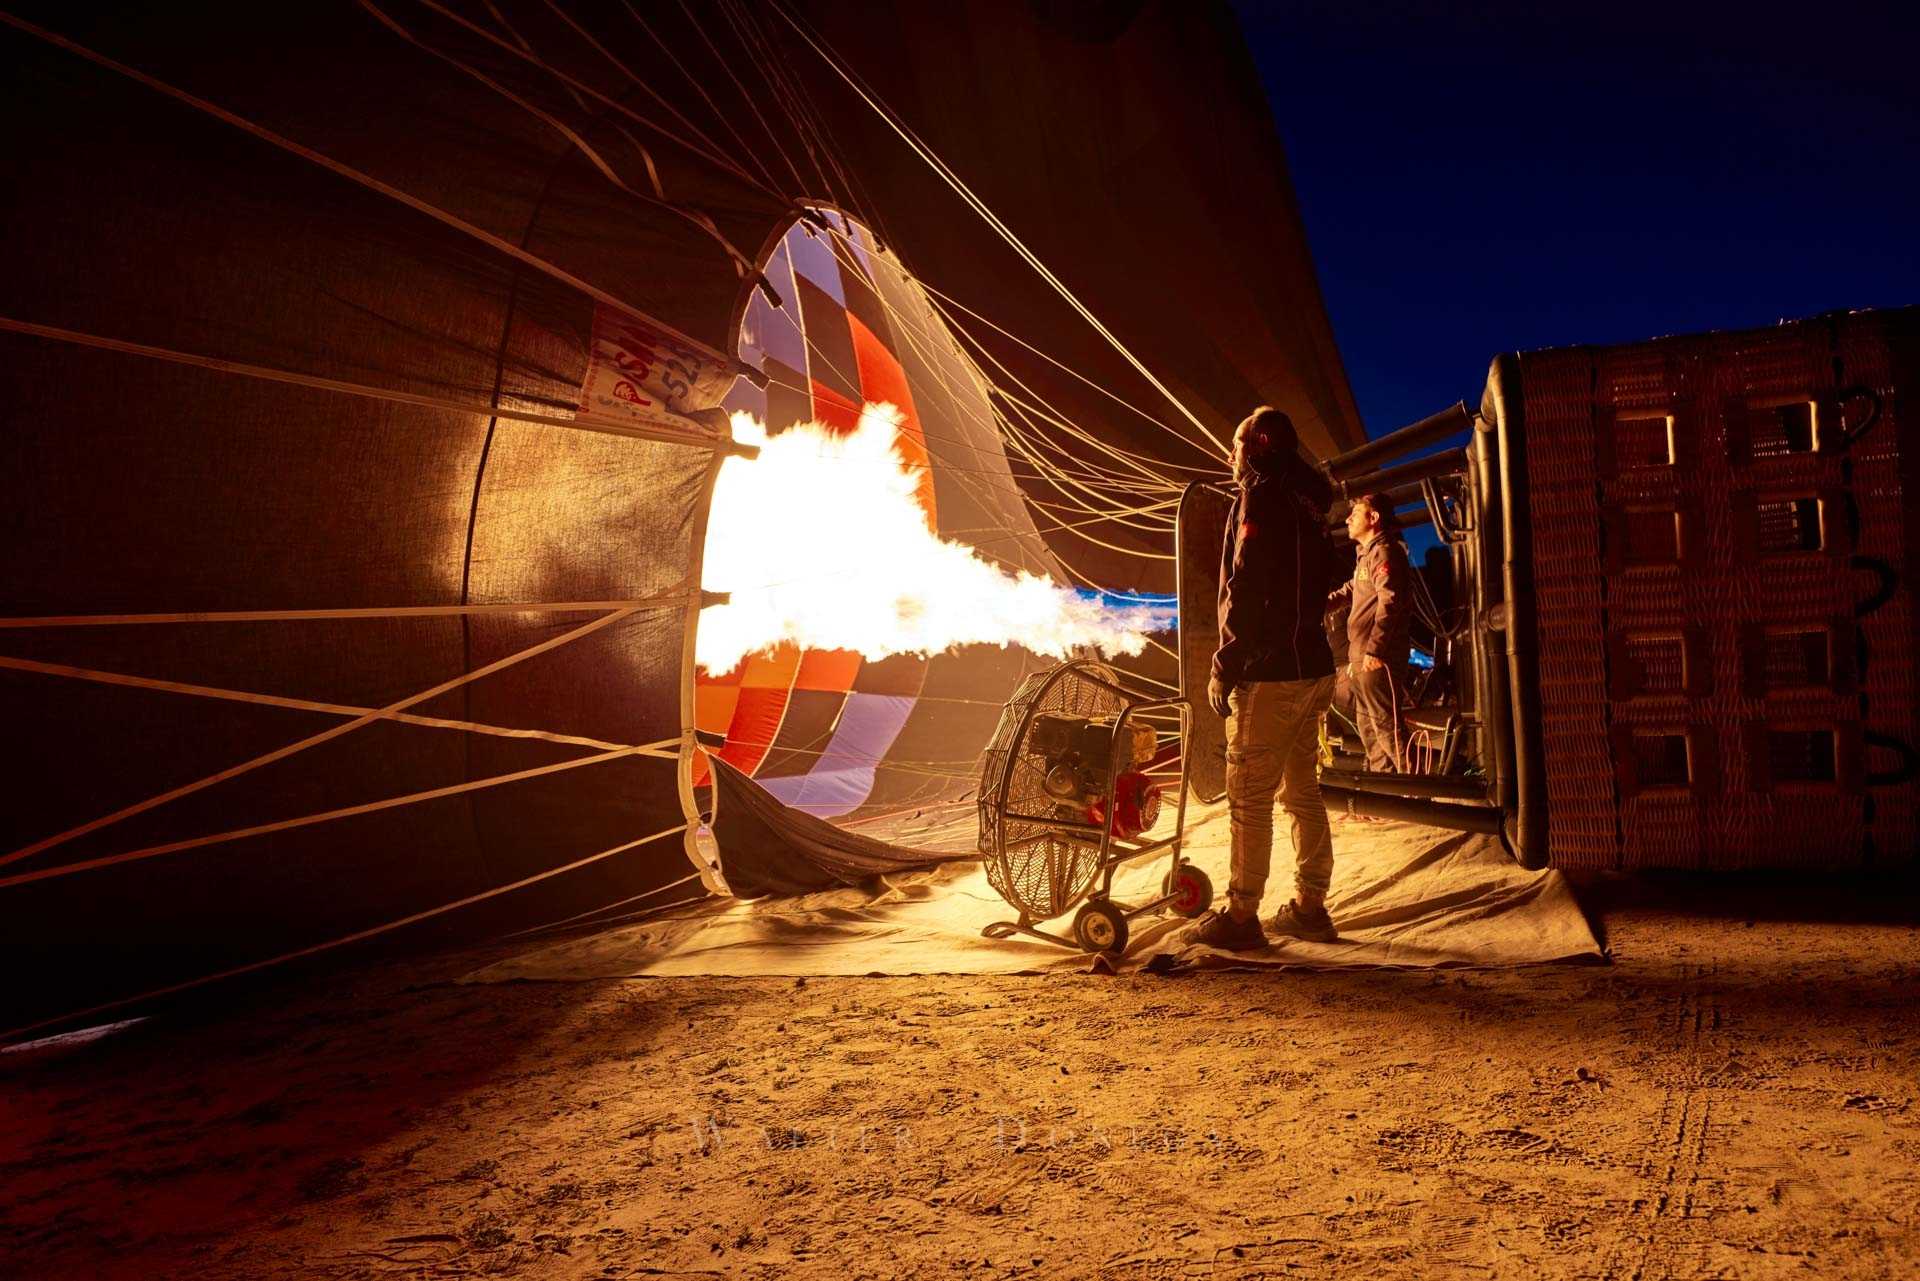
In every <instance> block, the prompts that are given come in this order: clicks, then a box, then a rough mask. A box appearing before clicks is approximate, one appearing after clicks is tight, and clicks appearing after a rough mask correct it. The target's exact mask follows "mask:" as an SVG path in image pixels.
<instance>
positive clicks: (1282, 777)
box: [1227, 676, 1333, 909]
mask: <svg viewBox="0 0 1920 1281" xmlns="http://www.w3.org/2000/svg"><path fill="white" fill-rule="evenodd" d="M1332 697H1333V677H1331V676H1323V677H1321V678H1319V679H1318V680H1306V681H1250V682H1248V683H1246V684H1244V685H1238V686H1235V687H1234V690H1233V693H1232V694H1231V695H1230V696H1229V697H1228V700H1227V701H1228V706H1230V707H1231V708H1232V709H1233V714H1232V715H1231V716H1229V717H1227V806H1228V809H1229V811H1230V813H1231V816H1232V822H1233V836H1232V841H1233V846H1232V848H1233V862H1232V880H1231V881H1230V883H1229V884H1228V887H1227V897H1228V900H1229V901H1230V902H1231V904H1232V905H1233V906H1234V907H1235V908H1241V909H1256V908H1258V907H1259V906H1260V898H1261V896H1262V895H1263V894H1265V893H1266V888H1267V871H1268V868H1269V866H1270V865H1271V863H1272V861H1273V805H1274V797H1275V795H1276V794H1277V795H1278V796H1279V800H1280V805H1281V807H1282V808H1283V809H1285V810H1286V811H1287V814H1288V816H1289V817H1291V818H1292V819H1293V862H1294V872H1293V879H1294V888H1295V891H1296V893H1298V894H1299V896H1300V897H1302V898H1304V899H1308V900H1310V901H1312V902H1316V903H1317V902H1320V901H1321V900H1323V899H1325V898H1326V896H1327V884H1328V882H1329V881H1331V880H1332V879H1333V837H1332V835H1331V833H1330V832H1329V831H1328V829H1327V807H1326V805H1325V804H1324V803H1323V802H1322V801H1321V799H1320V779H1319V776H1318V774H1317V773H1316V772H1315V771H1316V766H1317V762H1316V760H1315V756H1316V755H1317V753H1318V747H1319V739H1320V715H1321V713H1322V712H1324V711H1326V710H1327V702H1328V700H1329V699H1331V698H1332Z"/></svg>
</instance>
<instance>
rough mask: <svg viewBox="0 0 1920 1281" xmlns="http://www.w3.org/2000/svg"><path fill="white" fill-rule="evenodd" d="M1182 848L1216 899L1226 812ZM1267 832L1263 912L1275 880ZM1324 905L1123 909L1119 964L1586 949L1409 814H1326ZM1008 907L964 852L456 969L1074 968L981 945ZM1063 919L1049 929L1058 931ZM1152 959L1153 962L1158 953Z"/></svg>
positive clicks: (1418, 957) (509, 973)
mask: <svg viewBox="0 0 1920 1281" xmlns="http://www.w3.org/2000/svg"><path fill="white" fill-rule="evenodd" d="M970 813H971V807H968V809H967V811H966V813H962V812H960V811H959V810H957V809H956V810H953V811H951V812H948V813H945V814H936V813H932V812H928V813H924V814H923V815H921V816H920V817H919V818H918V820H917V823H909V824H901V825H896V826H895V827H894V828H893V830H892V831H890V832H889V833H888V835H889V836H891V837H893V838H895V839H902V838H905V839H911V838H913V837H914V835H915V834H916V833H918V834H919V835H920V836H921V837H922V838H923V843H924V844H926V845H928V846H935V845H941V844H950V843H951V841H952V839H953V838H954V836H956V835H957V834H959V832H960V829H962V828H964V826H965V824H966V822H967V818H968V817H969V816H970ZM1188 833H1189V841H1188V852H1189V856H1190V857H1191V858H1192V859H1193V861H1194V862H1195V863H1197V864H1198V865H1199V866H1201V867H1202V868H1203V869H1205V870H1206V872H1207V874H1208V875H1209V876H1211V877H1212V878H1213V881H1214V884H1215V886H1216V887H1219V888H1220V890H1221V892H1222V896H1223V897H1224V887H1225V885H1226V879H1227V875H1226V874H1227V818H1226V812H1225V807H1224V806H1220V805H1215V806H1204V807H1195V808H1193V809H1191V810H1190V811H1189V822H1188ZM1278 835H1279V848H1278V849H1277V850H1276V854H1277V855H1278V857H1277V858H1276V863H1277V864H1278V865H1279V867H1280V868H1281V869H1282V870H1281V872H1280V874H1279V875H1278V876H1277V877H1276V878H1275V880H1274V881H1273V882H1272V883H1271V884H1270V888H1269V895H1268V901H1267V905H1266V907H1265V908H1264V909H1263V911H1264V912H1265V913H1267V914H1270V913H1271V912H1272V910H1273V909H1274V907H1276V906H1277V905H1278V904H1279V903H1280V902H1283V901H1284V900H1285V899H1286V897H1287V895H1288V890H1289V880H1288V876H1287V873H1286V871H1285V870H1284V869H1285V867H1286V861H1287V859H1288V857H1289V855H1288V853H1287V840H1286V835H1285V832H1284V828H1283V831H1282V832H1281V833H1279V834H1278ZM1334 848H1335V863H1334V879H1333V888H1332V892H1331V894H1330V895H1329V898H1328V907H1329V909H1330V910H1331V912H1332V913H1333V917H1334V920H1335V922H1336V923H1337V924H1338V926H1339V929H1340V936H1341V937H1340V941H1339V942H1336V943H1307V942H1301V941H1298V940H1294V941H1289V942H1287V943H1285V944H1284V945H1282V944H1276V945H1274V946H1273V947H1271V948H1269V949H1268V950H1267V951H1265V952H1260V953H1243V954H1234V953H1221V952H1212V951H1209V950H1207V949H1204V948H1196V947H1184V946H1182V944H1181V941H1180V938H1179V934H1180V931H1181V929H1182V928H1183V927H1184V926H1185V925H1186V922H1185V921H1182V920H1178V919H1176V918H1172V917H1165V916H1152V917H1140V918H1136V919H1135V921H1134V922H1133V927H1134V928H1133V938H1132V941H1131V944H1130V946H1129V948H1128V951H1127V955H1126V959H1125V961H1124V962H1122V964H1123V967H1126V968H1133V967H1138V966H1141V965H1144V964H1147V963H1148V962H1149V961H1150V959H1151V958H1153V957H1155V956H1167V957H1170V958H1172V962H1173V964H1175V965H1176V966H1178V967H1181V968H1222V967H1252V966H1273V967H1303V968H1355V967H1360V968H1424V967H1439V966H1483V967H1484V966H1515V965H1533V964H1543V963H1548V962H1556V961H1596V960H1600V959H1602V955H1603V954H1602V952H1601V948H1600V945H1599V943H1598V941H1597V940H1596V939H1595V938H1594V935H1593V931H1592V930H1591V928H1589V926H1588V924H1587V920H1586V917H1585V916H1584V914H1583V913H1582V912H1581V910H1580V906H1579V904H1578V903H1577V902H1576V901H1575V899H1574V896H1573V892H1572V890H1571V888H1570V886H1569V885H1568V883H1567V880H1566V878H1565V876H1564V875H1563V874H1561V873H1560V872H1557V871H1551V870H1549V871H1542V872H1530V871H1527V870H1526V869H1524V868H1521V867H1520V866H1518V865H1517V864H1515V863H1514V862H1513V860H1512V859H1511V858H1510V857H1508V855H1507V854H1506V853H1505V852H1504V851H1503V850H1502V849H1501V848H1500V845H1499V843H1498V842H1497V841H1496V840H1494V839H1493V838H1491V837H1487V836H1478V835H1468V834H1462V833H1453V832H1441V831H1436V830H1435V829H1433V828H1430V827H1422V826H1417V825H1414V824H1410V823H1369V824H1362V823H1357V822H1351V821H1348V822H1336V824H1335V828H1334ZM1166 867H1167V860H1166V857H1165V855H1164V854H1163V855H1160V856H1157V857H1154V858H1151V859H1148V860H1145V861H1143V862H1141V863H1139V864H1137V865H1133V866H1128V867H1125V868H1122V869H1121V871H1120V873H1119V874H1118V876H1117V877H1116V879H1115V885H1114V894H1115V897H1116V898H1118V899H1120V900H1121V901H1123V902H1126V901H1132V902H1140V901H1144V900H1146V899H1148V898H1150V897H1152V896H1153V895H1154V894H1155V893H1156V892H1157V890H1158V887H1159V884H1160V880H1161V877H1162V876H1164V874H1165V872H1166ZM1012 916H1013V912H1012V911H1011V910H1010V909H1009V908H1008V907H1007V905H1006V903H1005V902H1004V901H1002V900H1001V898H1000V897H999V895H997V894H995V893H994V891H993V890H992V889H991V888H989V887H988V885H987V878H986V873H985V872H984V870H983V869H982V867H981V865H980V864H979V863H977V862H963V863H949V864H947V865H945V866H942V867H938V868H934V869H931V870H928V871H921V872H910V873H903V874H898V875H892V876H886V877H883V878H880V879H879V880H878V881H876V882H874V883H873V884H872V885H871V886H868V887H862V888H850V889H833V890H827V891H823V892H820V893H815V894H805V895H798V896H795V897H790V898H768V899H760V900H756V901H752V902H742V901H739V900H731V899H713V900H708V901H706V902H702V903H699V904H695V905H693V906H691V907H687V908H681V909H678V910H675V911H673V912H670V913H667V914H663V915H658V916H653V917H649V918H647V919H645V920H641V921H638V922H635V923H632V924H629V925H624V926H618V927H614V928H609V929H605V930H602V931H599V932H596V933H593V934H589V935H585V936H575V937H570V938H566V939H564V940H559V941H555V942H552V943H548V944H546V945H544V946H538V945H532V941H531V940H530V941H529V942H530V945H529V947H528V948H527V950H526V951H524V952H522V953H520V954H518V955H516V956H513V957H511V958H509V959H507V960H504V961H500V962H496V963H495V964H492V965H489V966H487V967H486V968H484V969H482V970H479V971H477V972H476V973H474V974H471V975H469V976H467V979H466V981H468V982H507V981H513V980H566V979H606V978H627V977H641V976H652V977H666V976H691V975H724V976H739V977H745V976H781V975H785V976H824V975H863V974H875V975H881V974H1015V973H1028V972H1036V971H1044V970H1059V969H1085V968H1086V967H1087V965H1088V964H1089V959H1090V958H1089V957H1088V956H1087V954H1085V953H1083V952H1080V951H1078V950H1069V949H1067V948H1064V947H1056V946H1054V945H1051V944H1048V943H1043V942H1039V941H1036V940H1031V939H1026V938H1019V937H1016V938H1012V939H1007V940H1004V941H996V940H992V939H987V938H983V937H982V936H981V933H980V931H981V929H982V927H984V926H986V925H989V924H991V923H993V922H995V921H1004V920H1009V919H1011V918H1012ZM1067 925H1068V922H1067V921H1065V920H1062V921H1060V922H1056V923H1054V925H1053V926H1052V927H1051V928H1055V929H1058V930H1060V931H1061V932H1063V933H1064V932H1066V928H1067ZM1166 963H1167V962H1160V964H1166Z"/></svg>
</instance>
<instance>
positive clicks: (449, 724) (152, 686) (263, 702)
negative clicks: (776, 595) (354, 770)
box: [0, 657, 678, 751]
mask: <svg viewBox="0 0 1920 1281" xmlns="http://www.w3.org/2000/svg"><path fill="white" fill-rule="evenodd" d="M0 668H7V669H10V670H13V671H18V672H34V673H36V674H38V675H41V676H64V677H67V678H68V679H70V680H82V681H93V682H94V683H96V684H100V685H122V686H126V687H127V688H130V689H147V690H153V691H155V692H158V693H163V694H190V695H192V696H194V697H196V698H216V699H222V700H225V701H227V702H232V703H254V704H258V705H259V706H262V707H284V708H286V709H287V710H289V711H295V712H319V713H321V714H323V715H326V716H364V715H366V714H367V713H368V712H370V711H372V710H373V709H372V708H370V707H354V706H350V705H348V704H343V703H317V702H314V701H313V700H312V699H306V698H284V697H282V696H280V695H277V694H255V693H251V692H249V691H247V690H238V689H221V688H219V687H218V686H213V685H190V684H187V683H186V682H184V681H162V680H152V679H149V678H148V677H145V676H127V675H124V674H123V673H120V672H102V671H95V670H94V669H92V668H87V667H69V666H67V665H66V664H64V663H42V662H38V661H36V660H34V659H31V658H4V657H0ZM385 719H387V720H390V721H397V722H398V723H400V724H402V725H419V726H422V727H425V728H428V729H457V730H461V731H463V732H465V733H469V734H491V735H493V736H494V737H496V738H528V739H539V740H541V741H542V742H547V743H564V744H566V745H568V746H570V747H593V748H599V749H602V750H607V751H611V750H616V749H619V748H624V747H627V746H629V744H626V743H608V742H605V741H603V740H601V739H597V738H580V737H578V736H576V735H573V734H555V733H552V732H550V731H547V730H541V729H508V728H507V727H505V726H503V725H482V724H480V723H478V722H475V721H456V720H448V719H446V718H444V717H440V716H415V715H412V714H410V713H407V712H399V713H396V714H395V715H393V716H389V717H386V718H385ZM675 741H678V740H675Z"/></svg>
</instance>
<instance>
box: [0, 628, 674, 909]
mask: <svg viewBox="0 0 1920 1281" xmlns="http://www.w3.org/2000/svg"><path fill="white" fill-rule="evenodd" d="M635 612H636V611H635V610H632V609H620V610H615V611H614V612H612V613H610V614H605V615H603V616H601V617H599V618H596V619H594V620H593V621H592V622H590V623H586V624H583V625H582V626H579V627H576V628H574V629H572V630H571V631H567V632H563V633H561V634H560V635H558V636H554V637H550V638H549V639H547V640H544V641H541V642H540V643H539V644H537V645H533V646H531V647H529V648H527V649H523V650H519V651H517V652H515V653H513V654H509V655H507V656H506V657H505V658H501V659H496V660H495V661H493V662H491V663H488V664H487V665H486V666H485V667H481V668H478V669H476V670H474V671H471V672H468V673H466V674H465V675H462V676H457V677H455V678H454V679H452V680H448V681H442V682H441V683H440V684H438V685H435V686H433V687H432V688H430V689H426V690H422V691H421V692H420V693H418V694H410V695H408V696H407V697H406V698H403V699H401V700H399V701H398V702H395V703H389V704H388V705H387V706H385V707H381V708H376V709H374V710H373V711H371V712H368V713H366V714H365V715H362V716H357V717H355V718H354V719H352V720H350V721H347V722H346V723H345V724H342V725H335V726H332V727H330V728H328V729H324V730H322V731H320V732H319V733H318V734H313V735H310V736H308V737H307V738H303V739H301V740H299V741H298V742H294V743H289V744H287V745H286V746H285V747H280V748H276V749H274V750H273V751H271V752H267V753H265V754H263V755H260V756H256V757H254V758H253V759H252V760H247V761H242V762H240V763H239V764H238V765H230V766H228V767H227V768H226V769H223V770H220V771H219V772H217V773H214V774H209V775H207V776H206V777H205V778H202V779H198V780H196V781H194V782H192V783H183V784H181V785H180V786H179V787H175V788H172V789H170V790H168V791H165V792H161V793H159V794H158V795H156V796H150V797H148V798H147V799H145V800H143V801H136V802H134V803H133V804H132V805H127V806H123V807H122V808H120V809H117V810H115V811H114V812H113V813H111V814H106V815H103V816H101V817H100V818H96V819H92V820H90V821H88V822H85V823H82V824H80V825H79V826H78V827H70V828H68V829H67V830H66V831H64V832H59V833H56V834H55V835H53V836H47V837H42V838H41V839H40V840H37V841H35V842H33V843H32V844H30V845H23V846H21V847H20V848H19V849H17V850H15V851H13V852H12V853H11V854H5V855H0V867H5V866H6V865H7V864H9V863H17V862H19V861H20V860H21V859H23V858H31V857H32V856H33V855H35V854H39V853H42V852H43V851H46V850H50V849H53V848H54V847H55V846H58V845H63V844H65V843H66V842H68V841H71V840H74V839H75V838H77V837H81V836H86V835H88V834H90V833H92V832H97V831H100V830H101V829H103V828H107V827H111V826H112V825H113V824H115V823H118V822H120V821H122V820H123V819H128V818H132V817H133V816H134V815H136V814H144V813H146V812H147V811H148V810H150V809H155V808H158V807H159V806H161V805H165V804H166V803H167V802H169V801H175V800H178V799H180V798H181V797H183V796H190V795H192V794H193V793H195V792H199V791H203V790H205V789H206V788H209V787H212V786H214V785H215V784H217V783H224V782H226V781H227V780H228V779H233V778H238V777H240V776H241V775H242V774H246V773H248V772H250V771H252V770H256V769H259V768H260V767H261V766H263V765H271V764H273V763H274V762H275V761H281V760H285V759H286V758H287V757H289V756H293V755H296V754H297V753H300V752H304V751H306V750H307V749H308V748H310V747H318V746H319V745H320V744H322V743H327V742H331V741H333V740H334V739H336V738H339V737H340V736H341V735H342V734H349V733H352V732H353V731H354V730H356V729H359V728H360V727H361V726H363V725H370V724H372V723H373V722H374V721H377V720H383V719H385V718H387V717H389V716H391V715H393V714H394V713H395V712H404V711H406V710H407V709H408V708H409V707H414V706H417V705H418V704H420V703H424V702H426V701H427V700H428V699H431V698H437V697H439V696H440V695H442V694H444V693H446V692H447V691H448V690H452V689H458V688H460V687H461V686H462V685H465V684H467V683H469V682H470V681H476V680H479V679H480V678H481V677H484V676H491V675H492V674H493V673H495V672H499V671H504V670H506V669H507V668H509V667H512V666H513V665H514V664H516V663H521V662H524V661H526V660H527V659H529V658H533V657H535V656H536V655H539V654H544V653H546V652H547V651H549V650H553V649H558V648H559V647H560V646H562V645H565V644H568V643H570V642H572V641H576V640H578V639H580V638H581V637H583V636H588V635H591V634H592V633H594V632H597V631H599V630H600V629H601V628H603V627H606V626H609V625H610V624H613V623H616V622H619V621H620V620H621V619H623V618H627V617H630V616H631V615H632V614H634V613H635ZM0 884H4V882H0Z"/></svg>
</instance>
